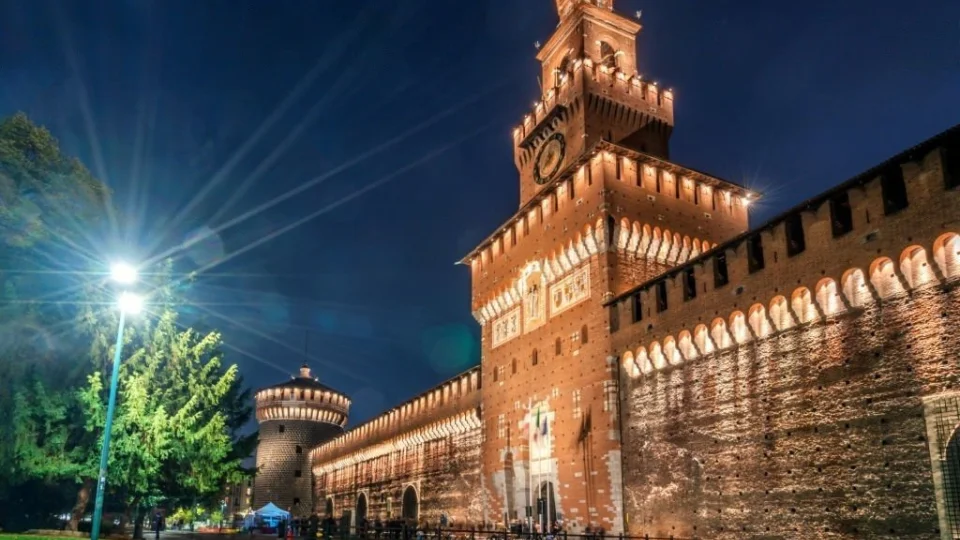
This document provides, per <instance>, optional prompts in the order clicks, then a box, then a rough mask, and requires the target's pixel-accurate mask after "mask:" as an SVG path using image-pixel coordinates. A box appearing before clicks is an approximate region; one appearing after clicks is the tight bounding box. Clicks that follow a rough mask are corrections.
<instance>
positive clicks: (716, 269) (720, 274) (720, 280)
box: [713, 255, 730, 289]
mask: <svg viewBox="0 0 960 540" xmlns="http://www.w3.org/2000/svg"><path fill="white" fill-rule="evenodd" d="M727 283H730V276H728V275H727V256H726V255H717V256H716V257H714V258H713V288H715V289H719V288H720V287H723V286H724V285H726V284H727Z"/></svg>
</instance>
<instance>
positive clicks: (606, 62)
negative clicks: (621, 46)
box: [600, 41, 618, 68]
mask: <svg viewBox="0 0 960 540" xmlns="http://www.w3.org/2000/svg"><path fill="white" fill-rule="evenodd" d="M617 63H618V59H617V50H616V49H614V48H613V45H610V44H609V43H607V42H606V41H601V42H600V65H602V66H607V67H608V68H616V67H617Z"/></svg>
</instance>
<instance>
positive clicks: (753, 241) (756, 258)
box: [747, 234, 763, 274]
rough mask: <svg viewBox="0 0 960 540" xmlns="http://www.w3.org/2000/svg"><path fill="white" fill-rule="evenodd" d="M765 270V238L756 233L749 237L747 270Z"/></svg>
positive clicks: (751, 271) (752, 271)
mask: <svg viewBox="0 0 960 540" xmlns="http://www.w3.org/2000/svg"><path fill="white" fill-rule="evenodd" d="M760 270H763V238H762V237H761V236H760V235H759V234H755V235H753V236H751V237H750V238H748V239H747V271H748V272H750V273H751V274H752V273H754V272H757V271H760Z"/></svg>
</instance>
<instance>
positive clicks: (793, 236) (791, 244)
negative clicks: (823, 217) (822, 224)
mask: <svg viewBox="0 0 960 540" xmlns="http://www.w3.org/2000/svg"><path fill="white" fill-rule="evenodd" d="M783 225H784V227H783V228H784V230H785V231H786V233H787V257H793V256H794V255H798V254H800V253H803V251H804V250H805V249H807V243H806V240H805V239H804V236H803V217H802V216H801V215H800V214H794V215H792V216H789V217H788V218H787V219H786V221H785V222H784V224H783Z"/></svg>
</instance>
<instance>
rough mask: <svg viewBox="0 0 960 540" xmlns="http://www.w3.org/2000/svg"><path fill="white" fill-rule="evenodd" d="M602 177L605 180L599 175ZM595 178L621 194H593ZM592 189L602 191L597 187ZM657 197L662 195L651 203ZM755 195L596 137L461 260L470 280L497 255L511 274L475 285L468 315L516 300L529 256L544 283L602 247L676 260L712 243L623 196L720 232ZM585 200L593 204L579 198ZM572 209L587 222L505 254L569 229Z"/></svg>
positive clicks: (494, 313) (495, 262)
mask: <svg viewBox="0 0 960 540" xmlns="http://www.w3.org/2000/svg"><path fill="white" fill-rule="evenodd" d="M618 161H619V163H617V162H618ZM607 178H609V179H610V180H605V179H607ZM594 183H596V184H597V185H598V186H601V185H606V186H609V187H610V188H611V189H612V188H614V187H616V188H617V191H618V192H619V193H620V194H621V196H620V197H615V196H613V191H609V190H604V192H605V193H606V195H605V196H601V197H599V198H596V199H595V200H591V198H590V195H591V194H590V189H592V186H593V185H594ZM596 192H597V193H596V195H602V194H601V193H600V190H599V189H597V190H596ZM641 195H642V196H641ZM656 197H662V198H661V199H660V200H659V202H656V201H657V199H656ZM758 197H759V196H758V195H757V194H756V193H754V192H752V191H750V190H748V189H746V188H744V187H742V186H740V185H738V184H735V183H733V182H729V181H726V180H721V179H719V178H716V177H714V176H710V175H708V174H706V173H702V172H700V171H696V170H693V169H689V168H686V167H682V166H680V165H677V164H675V163H672V162H669V161H667V160H663V159H660V158H657V157H655V156H651V155H649V154H644V153H642V152H636V151H633V150H629V149H626V148H623V147H621V146H617V145H615V144H611V143H608V142H604V141H601V142H599V143H597V144H596V145H595V146H594V148H593V149H592V150H591V151H590V152H589V153H587V154H586V155H585V157H584V159H582V160H581V161H579V162H577V163H574V164H572V165H571V166H570V167H568V169H567V170H565V171H563V172H562V173H561V174H559V175H558V177H557V178H556V179H555V180H554V181H553V182H552V183H551V184H548V185H547V186H546V188H545V189H543V190H542V191H541V192H540V193H538V194H537V196H535V197H534V198H533V199H531V200H530V202H529V203H528V204H526V205H525V206H524V207H523V208H521V209H520V211H519V212H517V213H516V214H515V215H514V216H513V217H512V218H511V219H510V220H509V221H508V222H507V223H506V224H504V225H503V226H501V227H500V229H499V230H498V232H497V233H495V234H493V235H491V236H490V237H488V238H487V239H486V240H485V241H484V242H483V243H481V244H480V246H479V247H477V248H476V249H474V250H473V251H472V252H471V253H470V254H468V255H467V256H466V257H464V259H463V260H461V261H460V262H461V264H469V265H470V266H471V270H472V273H473V278H474V283H477V280H478V278H480V277H482V276H484V275H486V273H487V272H488V271H495V270H503V269H502V268H499V266H500V264H501V260H507V261H508V262H506V263H505V264H508V265H509V269H508V274H509V275H510V276H511V279H510V280H509V281H508V282H506V283H502V282H501V283H500V284H496V283H495V288H494V289H493V290H490V291H486V292H484V291H480V292H479V293H478V292H477V291H475V295H474V302H473V312H474V318H476V319H477V321H478V322H480V324H484V323H485V322H486V321H488V320H490V319H492V318H495V317H498V316H500V315H502V314H503V313H505V312H507V311H509V310H510V309H511V308H512V307H514V306H515V305H517V303H518V302H519V300H520V292H519V288H518V286H517V282H516V278H517V277H518V274H517V272H516V270H517V269H518V268H522V267H526V266H527V265H529V264H530V263H531V262H538V263H539V264H540V266H541V267H542V268H543V271H544V272H545V275H546V277H547V283H552V282H554V281H556V280H558V279H561V278H562V277H563V276H564V275H566V273H567V272H569V271H570V270H571V269H572V268H574V267H576V266H577V265H578V264H579V262H580V261H583V260H585V259H586V258H588V257H589V256H591V255H593V254H596V253H598V252H599V251H604V250H607V249H620V250H622V251H624V252H628V253H632V254H634V255H636V256H639V257H646V258H649V259H651V260H655V261H660V262H661V263H663V264H678V263H681V262H685V261H686V260H687V259H689V258H691V257H694V256H696V255H699V254H700V253H702V252H703V251H706V250H708V249H710V247H711V246H713V245H715V244H716V241H712V242H711V241H710V240H709V239H708V238H707V237H703V238H700V237H697V236H691V233H682V232H678V231H677V230H673V231H671V229H670V227H667V226H665V225H664V224H658V223H652V222H641V221H639V220H638V218H637V215H638V214H639V213H640V212H639V211H638V210H636V208H625V207H624V204H625V203H624V200H622V199H630V200H642V201H644V202H645V203H649V202H651V200H652V201H653V202H656V204H658V205H660V206H661V207H664V205H671V204H679V205H680V207H681V208H686V213H687V214H690V215H694V216H699V218H698V219H701V220H702V221H704V222H707V221H709V220H714V221H713V223H714V226H715V227H716V228H717V230H718V232H719V233H721V234H722V233H725V232H726V230H725V229H724V228H723V227H722V226H721V224H722V223H723V222H724V221H723V220H722V219H721V218H730V219H729V220H730V221H732V222H737V223H739V222H743V223H746V208H747V206H749V204H751V203H752V201H755V200H757V198H758ZM587 201H589V202H591V203H595V204H585V202H587ZM670 201H672V202H670ZM574 211H578V212H579V211H583V212H586V215H585V216H583V218H582V220H581V221H583V222H585V224H584V225H583V226H582V227H580V228H579V229H578V230H576V231H571V232H569V234H568V235H566V236H568V238H567V239H566V240H565V241H564V242H562V243H559V244H558V245H557V246H556V248H555V249H553V250H552V251H551V252H549V253H540V252H539V251H537V252H536V254H534V255H535V257H524V260H522V261H516V260H510V259H511V257H510V256H511V255H512V254H514V253H515V252H516V253H523V248H524V244H525V242H526V241H527V238H528V237H531V236H533V235H536V234H537V233H538V232H539V231H541V230H547V229H549V228H551V227H560V226H562V227H563V228H564V229H567V228H568V227H569V223H568V222H567V219H568V217H569V212H574ZM661 211H665V210H662V209H661ZM644 213H645V212H644ZM605 216H609V217H610V219H613V222H612V223H611V224H610V227H611V231H612V232H613V233H614V239H613V242H612V243H610V242H609V241H608V240H607V237H606V232H605V231H606V229H607V223H606V220H605ZM650 217H654V216H650ZM744 228H745V226H744ZM742 230H743V228H740V229H739V230H737V232H740V231H742ZM694 232H695V231H694ZM730 236H733V234H730ZM728 237H729V236H728Z"/></svg>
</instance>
